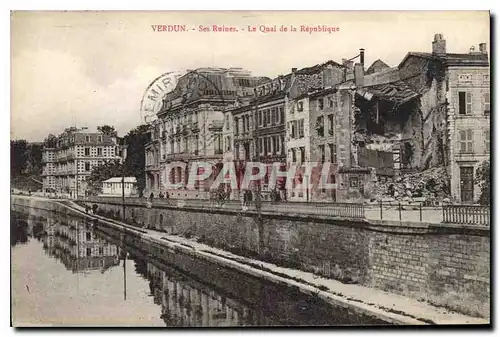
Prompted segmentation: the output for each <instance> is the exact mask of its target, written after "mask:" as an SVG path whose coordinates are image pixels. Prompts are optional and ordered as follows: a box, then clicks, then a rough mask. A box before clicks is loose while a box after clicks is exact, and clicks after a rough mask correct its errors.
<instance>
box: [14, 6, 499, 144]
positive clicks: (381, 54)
mask: <svg viewBox="0 0 500 337" xmlns="http://www.w3.org/2000/svg"><path fill="white" fill-rule="evenodd" d="M163 24H165V25H168V24H186V25H187V27H188V28H189V29H191V28H195V29H196V30H195V31H192V30H189V31H188V32H182V33H168V32H154V31H153V29H152V27H151V26H152V25H163ZM212 24H218V25H226V26H227V25H234V26H236V27H238V28H239V29H242V28H246V27H247V25H260V24H263V25H267V26H273V25H276V26H277V27H278V29H279V26H280V25H281V24H283V25H286V26H290V25H291V24H293V25H295V26H296V27H300V25H302V24H304V25H307V24H309V25H318V24H319V25H323V24H324V25H328V26H337V27H339V29H340V30H339V32H336V33H332V34H328V33H313V34H308V33H300V32H297V33H279V32H277V33H267V34H266V33H260V32H257V33H250V32H247V31H240V32H237V33H213V32H209V33H202V32H198V31H197V28H198V26H199V25H205V26H211V25H212ZM435 33H442V34H444V37H445V39H446V41H447V50H448V52H468V51H469V48H470V46H471V45H474V46H475V47H476V49H477V48H478V44H479V43H481V42H487V43H488V44H489V42H490V41H489V13H488V12H484V11H483V12H312V11H311V12H224V13H222V12H15V13H14V14H12V17H11V55H12V59H11V60H12V61H11V66H12V78H11V88H12V93H11V138H25V139H28V140H30V141H42V140H43V139H44V137H46V135H47V134H48V133H55V134H59V133H60V132H61V131H62V130H63V129H64V128H65V127H68V126H71V125H77V126H87V127H89V129H95V127H96V126H97V125H101V124H111V125H114V126H115V127H116V128H117V130H118V132H119V134H120V135H121V134H123V133H126V132H127V131H128V130H130V129H131V128H133V127H135V126H136V125H138V124H140V122H141V120H140V113H139V108H140V101H141V98H142V94H143V92H144V90H145V89H146V87H147V86H148V84H149V83H150V82H151V81H152V80H153V79H154V78H155V77H157V76H158V75H160V74H162V73H164V72H166V71H170V70H185V69H194V68H198V67H207V66H216V67H242V68H245V69H248V70H251V71H252V73H253V74H254V75H258V76H269V77H273V76H276V75H279V74H286V73H288V72H290V69H291V68H292V67H297V68H301V67H306V66H312V65H315V64H318V63H322V62H325V61H326V60H334V61H337V62H339V61H340V60H341V59H342V58H351V57H353V56H355V55H357V53H358V51H359V48H365V53H366V57H365V60H366V61H365V63H366V64H367V65H369V64H371V63H372V62H373V61H375V60H376V59H379V58H380V59H382V60H383V61H385V62H386V63H388V64H389V65H391V66H393V65H397V64H398V63H399V62H400V61H401V59H402V58H403V57H404V55H405V54H406V53H407V52H408V51H422V52H429V51H431V41H432V39H433V37H434V34H435Z"/></svg>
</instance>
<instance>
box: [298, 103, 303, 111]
mask: <svg viewBox="0 0 500 337" xmlns="http://www.w3.org/2000/svg"><path fill="white" fill-rule="evenodd" d="M302 110H304V103H303V102H299V103H297V111H302Z"/></svg>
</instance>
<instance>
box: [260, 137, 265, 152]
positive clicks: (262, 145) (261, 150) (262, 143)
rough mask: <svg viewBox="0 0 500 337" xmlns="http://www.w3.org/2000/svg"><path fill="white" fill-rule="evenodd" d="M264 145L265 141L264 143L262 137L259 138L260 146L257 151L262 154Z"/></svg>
mask: <svg viewBox="0 0 500 337" xmlns="http://www.w3.org/2000/svg"><path fill="white" fill-rule="evenodd" d="M264 147H266V146H265V143H264V138H261V139H260V148H259V150H260V151H259V153H260V154H261V155H263V154H264Z"/></svg>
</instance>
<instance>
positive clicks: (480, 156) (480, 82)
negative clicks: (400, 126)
mask: <svg viewBox="0 0 500 337" xmlns="http://www.w3.org/2000/svg"><path fill="white" fill-rule="evenodd" d="M399 68H400V72H401V76H402V77H408V75H409V74H411V73H413V74H420V75H419V76H416V77H413V78H412V79H409V80H408V83H409V84H410V85H411V86H412V87H414V88H416V90H419V89H420V88H426V90H420V91H421V106H422V114H423V123H422V128H421V129H422V132H421V135H422V136H421V138H422V153H421V163H422V165H421V166H420V169H426V168H427V167H429V166H435V165H443V166H445V167H447V174H448V175H449V179H450V193H451V197H452V199H453V200H454V201H457V202H463V203H474V202H476V201H477V200H478V198H479V196H480V192H481V191H480V189H479V187H478V186H477V181H476V179H475V174H476V172H477V169H478V168H479V166H480V165H481V164H482V163H483V162H485V161H488V160H489V159H490V128H491V124H490V69H489V59H488V52H487V45H486V43H481V44H479V51H475V47H471V49H470V50H469V52H468V53H448V52H447V50H446V40H445V39H444V37H443V35H442V34H436V35H435V37H434V41H433V42H432V53H414V52H410V53H408V55H407V56H406V57H405V58H404V60H403V61H402V62H401V64H400V66H399Z"/></svg>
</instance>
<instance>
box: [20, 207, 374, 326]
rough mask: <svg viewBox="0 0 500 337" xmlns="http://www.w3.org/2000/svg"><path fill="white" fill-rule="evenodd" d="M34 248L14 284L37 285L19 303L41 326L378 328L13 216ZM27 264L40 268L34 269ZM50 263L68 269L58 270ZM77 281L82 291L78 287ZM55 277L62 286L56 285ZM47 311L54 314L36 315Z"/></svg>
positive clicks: (37, 217)
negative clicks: (340, 325)
mask: <svg viewBox="0 0 500 337" xmlns="http://www.w3.org/2000/svg"><path fill="white" fill-rule="evenodd" d="M31 238H34V239H35V240H34V241H31ZM35 243H36V245H34V244H35ZM30 245H31V246H32V248H33V249H31V250H29V251H27V252H26V253H23V254H17V255H16V256H22V259H21V258H20V257H18V258H16V257H13V261H12V264H13V266H14V267H13V269H16V271H15V273H14V277H13V282H15V280H23V281H22V282H24V279H26V278H27V279H29V280H35V281H34V282H35V284H31V289H32V290H31V292H30V293H29V294H26V293H25V292H24V291H25V287H24V285H23V284H20V285H14V286H13V291H12V294H13V295H12V296H13V299H14V302H16V300H18V302H19V303H20V304H17V307H20V308H21V309H16V310H18V311H17V312H21V313H22V315H23V317H31V316H33V315H40V316H41V317H37V319H38V320H39V321H40V322H42V323H48V322H63V323H59V324H65V323H64V322H68V321H69V322H72V320H74V321H77V322H80V323H81V324H82V325H90V326H95V325H114V326H123V325H132V326H134V325H148V324H149V325H158V324H164V325H166V326H170V327H187V326H190V327H210V326H254V325H259V326H270V325H336V324H356V323H358V324H363V323H364V324H373V323H378V322H374V321H371V320H358V317H356V316H355V315H353V314H352V313H350V312H346V311H345V310H343V309H342V310H340V309H334V308H332V307H330V306H327V305H325V304H324V303H321V302H320V301H319V300H318V299H317V298H311V297H308V296H305V295H303V294H300V293H299V292H297V290H296V289H295V290H293V289H290V288H288V287H285V286H277V285H273V284H269V283H265V282H261V281H260V280H258V279H255V278H249V277H248V276H246V275H243V274H241V273H237V272H236V271H230V270H222V269H218V270H216V271H213V270H211V269H208V270H207V271H206V273H207V274H206V275H207V277H206V279H198V278H196V277H194V276H193V275H187V274H186V273H184V272H183V271H180V270H179V269H177V267H176V266H172V265H167V264H166V263H164V262H163V261H161V260H159V259H154V258H152V257H151V256H150V255H148V254H147V253H144V252H142V251H141V250H140V249H139V248H137V247H132V246H123V244H122V242H121V241H119V239H118V238H114V237H110V236H109V235H108V234H104V233H102V232H99V231H97V230H95V229H94V228H93V226H92V223H90V222H88V221H85V220H82V219H79V218H76V217H72V216H68V215H61V214H55V213H49V212H41V211H34V210H27V211H26V212H16V211H13V212H12V214H11V246H12V247H14V248H13V249H22V248H23V247H24V246H30ZM33 245H34V246H33ZM37 247H39V248H37ZM36 249H38V250H39V251H42V250H43V253H41V254H42V256H43V255H44V256H46V257H47V258H46V259H40V258H37V257H36V256H33V255H36V254H37V253H36ZM16 259H18V260H16ZM26 259H32V260H36V263H35V264H32V265H28V264H26V263H24V262H25V261H26ZM51 261H58V262H59V264H62V265H64V267H65V268H64V269H62V268H59V269H57V268H55V267H54V266H53V262H51ZM121 263H122V266H123V268H121V267H120V264H121ZM127 266H129V267H128V268H127ZM40 270H43V271H40ZM56 270H58V271H57V272H56ZM108 271H109V272H108ZM50 273H54V275H50ZM47 274H49V275H47ZM82 274H83V276H84V277H83V278H82ZM31 275H33V276H31ZM209 275H210V276H209ZM78 276H79V277H78ZM75 277H76V282H77V288H78V287H79V288H80V290H78V289H76V290H75V288H74V287H73V286H72V284H73V282H75ZM56 278H57V279H58V282H60V283H59V285H58V286H54V285H53V284H54V279H56ZM26 282H27V281H26ZM36 283H40V284H38V285H37V284H36ZM35 288H39V289H43V290H40V292H39V294H38V296H34V295H35V293H34V290H33V289H35ZM122 292H123V296H122V295H121V293H122ZM47 303H48V304H49V306H47ZM125 303H126V304H125ZM41 307H43V308H44V310H47V311H44V312H42V313H40V312H39V311H37V310H39V309H36V308H41ZM45 307H46V309H45ZM28 308H35V309H33V310H31V309H28ZM68 308H73V309H72V310H68ZM16 310H14V312H15V311H16ZM19 310H21V311H19ZM23 310H24V311H25V312H24V311H23ZM111 311H113V313H111ZM13 315H14V313H13ZM96 317H98V318H96ZM103 322H104V323H103Z"/></svg>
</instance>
